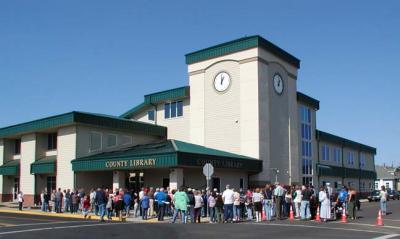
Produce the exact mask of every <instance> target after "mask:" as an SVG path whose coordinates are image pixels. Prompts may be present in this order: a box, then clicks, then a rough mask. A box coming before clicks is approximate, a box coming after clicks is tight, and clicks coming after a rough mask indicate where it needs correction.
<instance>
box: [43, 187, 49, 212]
mask: <svg viewBox="0 0 400 239" xmlns="http://www.w3.org/2000/svg"><path fill="white" fill-rule="evenodd" d="M49 201H50V193H49V192H48V191H47V190H46V191H45V194H44V203H45V210H46V212H49V211H50V209H49Z"/></svg>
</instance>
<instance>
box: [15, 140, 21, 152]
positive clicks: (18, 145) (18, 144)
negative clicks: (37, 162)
mask: <svg viewBox="0 0 400 239" xmlns="http://www.w3.org/2000/svg"><path fill="white" fill-rule="evenodd" d="M14 154H21V139H16V140H15V142H14Z"/></svg>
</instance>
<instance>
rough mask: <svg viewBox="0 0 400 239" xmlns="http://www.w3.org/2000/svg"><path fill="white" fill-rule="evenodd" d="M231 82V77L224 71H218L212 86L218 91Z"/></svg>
mask: <svg viewBox="0 0 400 239" xmlns="http://www.w3.org/2000/svg"><path fill="white" fill-rule="evenodd" d="M230 84H231V77H230V76H229V75H228V73H226V72H220V73H218V74H217V75H216V76H215V78H214V88H215V90H217V91H218V92H224V91H226V90H227V89H228V88H229V85H230Z"/></svg>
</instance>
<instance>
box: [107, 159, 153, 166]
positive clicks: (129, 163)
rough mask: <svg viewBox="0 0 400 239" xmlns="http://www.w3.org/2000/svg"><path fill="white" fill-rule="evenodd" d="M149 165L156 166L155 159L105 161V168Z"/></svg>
mask: <svg viewBox="0 0 400 239" xmlns="http://www.w3.org/2000/svg"><path fill="white" fill-rule="evenodd" d="M142 166H144V167H151V166H156V160H155V159H130V160H118V161H106V162H105V167H106V168H128V167H130V168H132V167H142Z"/></svg>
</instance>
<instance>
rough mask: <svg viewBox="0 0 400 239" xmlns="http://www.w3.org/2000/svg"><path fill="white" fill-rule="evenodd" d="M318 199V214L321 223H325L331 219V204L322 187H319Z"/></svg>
mask: <svg viewBox="0 0 400 239" xmlns="http://www.w3.org/2000/svg"><path fill="white" fill-rule="evenodd" d="M318 199H319V202H320V204H321V208H320V212H319V213H320V217H321V219H322V221H323V222H326V221H327V220H328V219H329V218H330V217H331V208H330V205H331V202H330V200H329V197H328V195H327V193H326V192H325V188H324V187H320V190H319V194H318Z"/></svg>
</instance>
